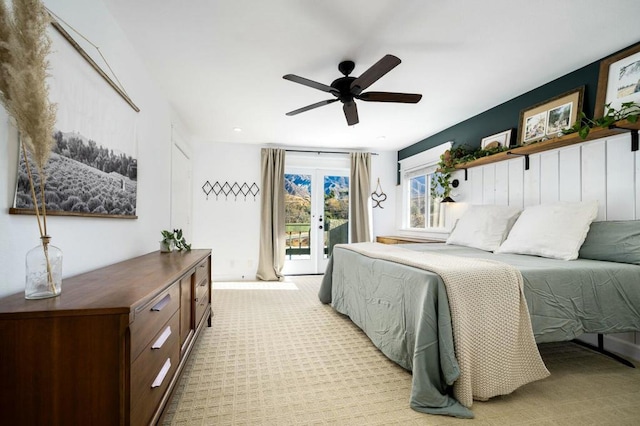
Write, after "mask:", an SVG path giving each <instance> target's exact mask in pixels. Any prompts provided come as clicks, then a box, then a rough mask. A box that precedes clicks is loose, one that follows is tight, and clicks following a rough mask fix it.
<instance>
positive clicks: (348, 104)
mask: <svg viewBox="0 0 640 426" xmlns="http://www.w3.org/2000/svg"><path fill="white" fill-rule="evenodd" d="M400 62H401V61H400V59H399V58H397V57H395V56H393V55H385V56H384V57H383V58H382V59H380V60H379V61H378V62H376V63H375V64H373V65H372V66H371V68H369V69H368V70H366V71H365V72H364V73H362V75H360V77H350V76H349V74H351V72H352V71H353V69H354V67H355V63H354V62H353V61H343V62H340V64H339V65H338V70H339V71H340V72H341V73H342V74H344V77H340V78H338V79H336V80H334V81H333V83H331V85H329V86H327V85H326V84H322V83H318V82H317V81H313V80H309V79H307V78H304V77H299V76H297V75H293V74H287V75H285V76H283V77H282V78H284V79H285V80H289V81H293V82H294V83H299V84H303V85H305V86H309V87H312V88H314V89H318V90H322V91H323V92H328V93H331V94H332V95H333V96H335V99H327V100H325V101H320V102H316V103H315V104H311V105H307V106H305V107H302V108H299V109H296V110H293V111H290V112H288V113H287V114H286V115H289V116H291V115H296V114H300V113H301V112H305V111H309V110H311V109H314V108H318V107H321V106H323V105H328V104H330V103H333V102H336V101H340V102H342V103H343V104H344V105H343V106H342V109H343V111H344V116H345V118H346V119H347V124H348V125H349V126H353V125H354V124H358V121H359V120H358V108H357V106H356V103H355V101H354V99H359V100H361V101H367V102H398V103H405V104H415V103H418V102H419V101H420V99H421V98H422V95H419V94H415V93H394V92H364V93H363V92H362V91H363V90H365V89H366V88H367V87H369V86H371V85H372V84H373V83H375V82H376V81H378V79H380V78H381V77H382V76H383V75H385V74H386V73H388V72H389V71H391V70H392V69H394V68H395V67H397V66H398V65H399V64H400Z"/></svg>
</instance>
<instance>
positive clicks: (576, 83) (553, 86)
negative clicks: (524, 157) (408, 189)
mask: <svg viewBox="0 0 640 426" xmlns="http://www.w3.org/2000/svg"><path fill="white" fill-rule="evenodd" d="M638 44H640V43H634V44H632V45H631V46H628V47H625V48H624V49H620V50H619V51H617V52H613V53H611V55H607V56H606V57H605V58H607V57H609V56H612V55H615V54H617V53H619V52H622V51H624V50H627V49H629V48H631V47H633V46H637V45H638ZM605 58H602V59H605ZM602 59H600V60H598V61H596V62H593V63H591V64H589V65H587V66H585V67H582V68H580V69H578V70H576V71H573V72H571V73H569V74H567V75H565V76H562V77H560V78H558V79H555V80H553V81H551V82H549V83H547V84H545V85H544V86H540V87H538V88H536V89H533V90H531V91H529V92H527V93H525V94H522V95H520V96H518V97H517V98H513V99H511V100H510V101H507V102H505V103H503V104H500V105H498V106H496V107H494V108H491V109H490V110H487V111H485V112H483V113H480V114H478V115H476V116H474V117H471V118H468V119H466V120H465V121H462V122H460V123H458V124H456V125H454V126H452V127H449V128H448V129H445V130H443V131H441V132H439V133H436V134H435V135H433V136H429V137H428V138H426V139H423V140H421V141H420V142H416V143H414V144H413V145H410V146H408V147H406V148H404V149H401V150H400V151H398V161H400V160H403V159H405V158H407V157H411V156H412V155H414V154H417V153H419V152H422V151H426V150H427V149H429V148H433V147H434V146H438V145H440V144H443V143H445V142H449V141H451V142H453V144H454V146H462V145H466V146H468V147H469V148H478V147H479V146H480V141H481V140H482V138H484V137H487V136H490V135H493V134H496V133H499V132H502V131H504V130H507V129H514V134H513V141H512V143H515V141H516V138H517V136H516V132H517V131H518V124H519V120H520V111H522V110H523V109H525V108H529V107H531V106H533V105H535V104H537V103H540V102H544V101H545V100H547V99H551V98H553V97H555V96H558V95H561V94H562V93H564V92H568V91H569V90H572V89H575V88H578V87H580V86H585V91H584V100H583V101H584V102H583V107H582V110H583V111H584V113H585V114H586V115H587V117H590V118H591V117H593V110H594V107H595V103H596V91H597V89H598V76H599V73H600V61H602ZM398 183H400V164H398Z"/></svg>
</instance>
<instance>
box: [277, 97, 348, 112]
mask: <svg viewBox="0 0 640 426" xmlns="http://www.w3.org/2000/svg"><path fill="white" fill-rule="evenodd" d="M337 100H338V99H327V100H326V101H320V102H316V103H315V104H311V105H307V106H306V107H302V108H298V109H296V110H293V111H290V112H288V113H286V114H285V115H288V116H292V115H296V114H300V113H301V112H305V111H309V110H310V109H314V108H318V107H321V106H323V105H328V104H330V103H333V102H335V101H337Z"/></svg>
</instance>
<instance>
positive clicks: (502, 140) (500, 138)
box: [480, 129, 513, 149]
mask: <svg viewBox="0 0 640 426" xmlns="http://www.w3.org/2000/svg"><path fill="white" fill-rule="evenodd" d="M512 133H513V129H509V130H505V131H504V132H500V133H496V134H495V135H491V136H487V137H486V138H482V142H480V148H481V149H486V148H487V147H488V146H489V145H491V144H493V143H494V142H495V143H497V145H492V146H491V147H493V146H506V147H508V146H510V144H511V134H512Z"/></svg>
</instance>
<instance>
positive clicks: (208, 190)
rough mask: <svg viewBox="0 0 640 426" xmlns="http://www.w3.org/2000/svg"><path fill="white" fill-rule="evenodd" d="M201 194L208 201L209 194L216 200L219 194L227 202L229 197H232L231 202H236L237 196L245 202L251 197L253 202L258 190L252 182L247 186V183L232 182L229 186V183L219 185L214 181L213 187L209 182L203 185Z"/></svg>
mask: <svg viewBox="0 0 640 426" xmlns="http://www.w3.org/2000/svg"><path fill="white" fill-rule="evenodd" d="M202 192H204V194H205V195H206V196H207V200H208V199H209V195H210V194H214V195H215V196H216V200H218V197H219V196H220V194H222V195H224V199H225V200H228V199H229V195H233V200H234V201H238V195H241V194H242V195H243V196H244V200H245V201H247V196H248V195H253V200H254V201H255V199H256V196H257V195H258V194H259V193H260V188H259V187H258V185H257V184H256V183H255V182H254V183H252V184H251V185H249V184H248V183H247V182H244V183H242V184H239V183H238V182H234V183H233V184H230V183H229V182H224V183H222V184H221V183H220V182H218V181H216V182H215V183H214V184H213V185H212V184H211V182H209V181H206V182H205V183H204V185H202Z"/></svg>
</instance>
